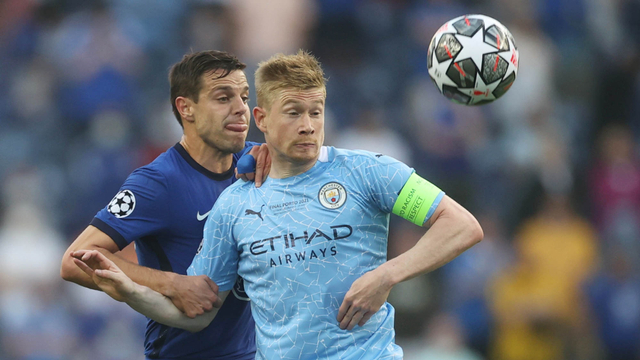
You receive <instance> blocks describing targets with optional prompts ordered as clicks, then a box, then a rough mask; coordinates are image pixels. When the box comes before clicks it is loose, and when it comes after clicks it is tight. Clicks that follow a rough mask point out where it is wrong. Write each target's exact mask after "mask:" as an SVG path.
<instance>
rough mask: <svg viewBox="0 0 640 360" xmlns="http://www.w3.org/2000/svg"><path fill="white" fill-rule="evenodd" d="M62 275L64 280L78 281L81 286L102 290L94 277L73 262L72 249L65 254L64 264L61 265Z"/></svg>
mask: <svg viewBox="0 0 640 360" xmlns="http://www.w3.org/2000/svg"><path fill="white" fill-rule="evenodd" d="M60 276H61V277H62V278H63V279H64V280H66V281H70V282H72V283H76V284H78V285H80V286H84V287H86V288H89V289H93V290H100V289H99V288H98V286H97V285H96V284H95V283H94V282H93V279H91V277H90V276H89V275H87V274H85V273H84V271H82V270H80V268H79V267H77V266H76V265H75V264H74V263H73V260H72V257H71V251H69V250H68V251H67V252H66V253H65V254H64V257H63V260H62V266H61V267H60Z"/></svg>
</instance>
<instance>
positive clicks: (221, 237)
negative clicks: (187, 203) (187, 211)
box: [187, 193, 239, 291]
mask: <svg viewBox="0 0 640 360" xmlns="http://www.w3.org/2000/svg"><path fill="white" fill-rule="evenodd" d="M223 196H224V193H223V195H221V196H220V198H218V201H216V203H215V204H214V206H213V209H212V210H211V214H209V218H208V219H207V222H206V223H205V226H204V237H203V239H202V243H201V244H200V248H199V249H198V252H197V253H196V256H195V257H194V258H193V261H192V262H191V266H189V269H187V274H188V275H207V276H209V278H211V280H213V282H215V283H216V284H217V285H218V288H219V291H227V290H231V288H233V285H234V284H235V283H236V277H237V273H238V259H239V254H238V249H237V245H236V244H237V243H236V240H235V238H234V236H233V234H232V229H231V227H232V222H233V219H232V216H231V215H230V214H229V213H228V212H227V211H226V210H225V209H226V208H227V207H226V206H225V205H222V204H225V203H228V202H227V201H225V200H224V199H223Z"/></svg>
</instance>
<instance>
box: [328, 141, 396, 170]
mask: <svg viewBox="0 0 640 360" xmlns="http://www.w3.org/2000/svg"><path fill="white" fill-rule="evenodd" d="M324 148H326V151H321V153H320V160H321V161H322V155H323V152H326V161H327V162H333V163H338V164H346V165H347V166H352V165H354V164H355V165H357V164H375V163H382V164H385V163H394V162H398V160H396V159H394V158H392V157H389V156H386V155H384V154H380V153H376V152H372V151H367V150H349V149H341V148H336V147H333V146H324V147H323V149H324Z"/></svg>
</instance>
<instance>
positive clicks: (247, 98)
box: [242, 96, 249, 104]
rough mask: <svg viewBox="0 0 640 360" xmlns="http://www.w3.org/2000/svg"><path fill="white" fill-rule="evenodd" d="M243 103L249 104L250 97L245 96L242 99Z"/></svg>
mask: <svg viewBox="0 0 640 360" xmlns="http://www.w3.org/2000/svg"><path fill="white" fill-rule="evenodd" d="M242 102H243V103H245V104H246V103H248V102H249V97H248V96H243V97H242Z"/></svg>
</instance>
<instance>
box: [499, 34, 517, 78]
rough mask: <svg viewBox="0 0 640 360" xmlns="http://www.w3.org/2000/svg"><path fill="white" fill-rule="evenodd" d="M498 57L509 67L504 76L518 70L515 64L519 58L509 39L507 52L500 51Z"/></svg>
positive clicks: (514, 46)
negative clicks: (505, 61)
mask: <svg viewBox="0 0 640 360" xmlns="http://www.w3.org/2000/svg"><path fill="white" fill-rule="evenodd" d="M498 55H500V57H501V58H503V59H505V60H507V64H508V65H509V67H507V72H506V73H505V74H511V73H512V72H514V71H517V70H518V65H517V64H518V61H519V56H518V52H517V50H516V45H515V44H514V43H513V41H512V40H511V39H509V50H507V51H501V52H499V53H498Z"/></svg>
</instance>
